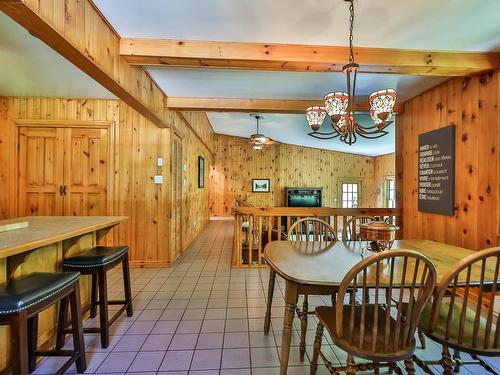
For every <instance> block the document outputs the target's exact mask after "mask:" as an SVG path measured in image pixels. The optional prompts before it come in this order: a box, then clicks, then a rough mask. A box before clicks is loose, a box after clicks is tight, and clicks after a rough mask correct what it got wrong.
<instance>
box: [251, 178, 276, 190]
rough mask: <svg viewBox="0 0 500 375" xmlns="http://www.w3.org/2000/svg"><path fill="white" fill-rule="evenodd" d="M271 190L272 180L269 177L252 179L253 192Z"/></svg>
mask: <svg viewBox="0 0 500 375" xmlns="http://www.w3.org/2000/svg"><path fill="white" fill-rule="evenodd" d="M270 191H271V182H270V181H269V179H268V178H254V179H252V193H269V192H270Z"/></svg>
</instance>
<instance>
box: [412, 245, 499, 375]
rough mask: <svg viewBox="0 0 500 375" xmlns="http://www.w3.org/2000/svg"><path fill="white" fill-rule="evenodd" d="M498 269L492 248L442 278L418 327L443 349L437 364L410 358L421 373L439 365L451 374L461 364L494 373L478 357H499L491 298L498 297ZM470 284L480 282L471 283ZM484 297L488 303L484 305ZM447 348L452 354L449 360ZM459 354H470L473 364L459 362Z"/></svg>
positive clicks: (496, 253)
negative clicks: (421, 370) (453, 351)
mask: <svg viewBox="0 0 500 375" xmlns="http://www.w3.org/2000/svg"><path fill="white" fill-rule="evenodd" d="M499 268H500V247H496V248H491V249H486V250H482V251H478V252H476V253H475V254H472V255H470V256H468V257H466V258H464V259H462V261H460V262H459V263H457V264H456V265H455V266H454V267H453V268H452V269H451V270H449V271H448V272H447V273H446V274H445V275H444V276H443V278H442V280H441V282H440V283H439V287H438V288H437V289H436V292H435V294H434V298H433V301H432V303H428V304H427V306H426V307H425V309H424V311H423V313H422V317H421V319H420V324H419V327H420V329H421V330H422V331H423V332H424V333H425V334H426V335H427V336H428V337H429V338H431V339H432V340H434V341H436V342H438V343H440V344H441V345H442V346H443V355H442V359H441V360H439V361H426V363H423V362H422V361H421V360H419V359H418V358H417V357H414V360H415V362H416V363H417V364H418V365H419V366H421V367H422V368H423V369H424V371H425V372H427V373H432V372H431V371H430V369H429V367H428V365H432V364H434V365H435V364H441V365H442V366H443V368H444V373H445V374H452V373H453V370H455V372H458V371H459V369H460V366H461V365H463V364H466V363H476V364H477V363H479V364H480V365H481V366H483V367H484V368H485V369H487V370H488V371H490V372H492V373H494V374H495V373H496V372H495V371H494V370H493V368H492V367H491V366H490V365H489V364H488V363H487V362H485V361H484V360H483V359H481V358H479V357H478V356H479V355H481V356H486V357H487V356H499V355H500V328H499V327H500V315H498V312H496V314H495V311H494V302H495V295H496V294H498V293H500V280H499V279H498V276H499ZM471 280H480V282H479V283H472V282H471ZM487 295H488V296H490V298H491V300H490V301H489V304H488V305H485V304H484V302H485V301H486V300H487ZM495 315H496V316H495ZM450 348H451V349H454V350H455V354H454V356H453V357H451V355H450ZM460 352H465V353H468V354H470V355H471V356H472V357H473V359H474V361H471V362H464V361H462V360H461V358H460ZM454 367H455V368H454Z"/></svg>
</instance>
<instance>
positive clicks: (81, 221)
mask: <svg viewBox="0 0 500 375" xmlns="http://www.w3.org/2000/svg"><path fill="white" fill-rule="evenodd" d="M125 220H127V217H125V216H30V217H21V218H16V219H8V220H0V284H2V283H5V282H7V280H9V279H10V278H16V277H19V276H22V275H25V274H28V273H31V272H35V271H37V272H59V271H61V264H62V260H63V259H64V258H65V257H68V256H71V255H75V254H78V253H80V252H82V251H84V250H87V249H89V248H91V247H93V246H96V245H97V243H98V242H99V240H101V239H102V238H103V236H104V235H106V233H108V232H109V230H110V229H111V228H112V227H114V226H115V225H117V224H119V223H121V222H123V221H125ZM26 225H27V226H26ZM16 226H20V227H21V228H19V229H13V230H8V231H5V232H1V230H2V228H5V227H16ZM80 287H81V298H82V309H85V308H86V307H87V306H88V305H89V301H90V277H89V276H84V277H82V278H81V281H80ZM56 312H57V309H56V306H52V307H51V308H49V309H47V310H45V311H44V312H42V313H41V314H40V317H39V337H38V343H39V345H41V344H43V343H46V342H49V343H52V340H51V339H52V337H53V336H54V333H55V324H56V322H57V315H56ZM49 340H50V341H49ZM9 342H10V338H9V327H8V326H1V327H0V373H1V372H2V370H3V369H5V368H6V367H8V366H9V358H10V354H9V350H8V348H9V347H10V345H9Z"/></svg>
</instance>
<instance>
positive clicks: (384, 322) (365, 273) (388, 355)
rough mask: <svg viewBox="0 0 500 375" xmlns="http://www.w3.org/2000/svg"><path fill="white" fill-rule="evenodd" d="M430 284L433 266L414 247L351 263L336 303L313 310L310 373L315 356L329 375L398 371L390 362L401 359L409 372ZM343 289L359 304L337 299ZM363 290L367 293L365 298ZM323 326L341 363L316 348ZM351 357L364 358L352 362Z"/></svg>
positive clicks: (315, 361) (411, 367)
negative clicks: (343, 354)
mask: <svg viewBox="0 0 500 375" xmlns="http://www.w3.org/2000/svg"><path fill="white" fill-rule="evenodd" d="M435 284H436V269H435V268H434V265H433V264H432V263H431V261H430V260H429V259H428V258H427V257H425V256H424V255H422V254H420V253H418V252H416V251H412V250H394V251H388V252H383V253H378V254H375V255H372V256H369V257H368V258H365V259H363V260H362V261H361V262H359V263H358V264H356V265H355V266H354V267H353V268H352V269H351V270H350V271H349V272H348V273H347V275H346V276H345V277H344V279H343V280H342V282H341V284H340V288H339V291H338V295H337V296H338V297H337V300H338V303H337V305H336V306H334V307H328V306H321V307H317V308H316V316H317V317H318V319H319V322H318V327H317V330H316V338H315V341H314V352H313V357H312V361H311V374H312V375H314V374H315V373H316V370H317V366H318V357H319V356H321V358H322V359H323V361H324V363H325V365H326V367H327V369H328V370H329V371H330V373H331V374H337V373H338V372H339V371H345V372H346V373H347V374H355V373H356V371H358V370H359V371H374V372H375V373H376V374H378V371H379V368H380V367H389V368H390V370H394V371H396V373H398V374H402V370H401V369H400V368H399V367H398V366H397V365H396V362H397V361H401V360H404V361H405V367H406V370H407V372H408V373H409V374H414V373H415V370H414V367H413V361H412V355H413V352H414V351H415V331H416V329H417V325H418V321H419V318H420V314H421V313H422V311H423V309H424V307H425V306H426V304H427V302H428V301H429V299H430V297H431V295H432V292H433V290H434V287H435ZM348 291H352V293H353V295H354V296H358V297H360V298H359V299H360V301H361V302H360V304H357V303H356V301H355V299H356V298H351V299H350V301H349V303H348V304H344V303H341V302H342V301H344V299H345V295H346V293H348ZM369 291H370V292H372V293H373V294H372V298H370V302H367V301H368V298H367V297H366V295H367V294H368V293H369ZM392 301H395V302H392ZM325 327H326V329H327V330H328V332H329V333H330V335H331V337H332V340H333V343H334V344H335V345H336V346H337V347H339V348H340V349H342V350H344V351H346V352H347V353H348V355H347V364H346V365H345V366H344V365H342V366H334V365H333V364H332V363H331V362H330V361H328V359H327V358H326V357H325V355H324V354H323V352H322V351H321V341H322V338H323V332H324V328H325ZM354 357H360V358H363V359H366V360H369V361H370V362H369V363H359V364H356V363H355V361H354Z"/></svg>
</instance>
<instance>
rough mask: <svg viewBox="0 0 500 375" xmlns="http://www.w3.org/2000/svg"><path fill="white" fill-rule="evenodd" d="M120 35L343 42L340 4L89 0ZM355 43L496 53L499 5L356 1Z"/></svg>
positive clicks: (493, 0)
mask: <svg viewBox="0 0 500 375" xmlns="http://www.w3.org/2000/svg"><path fill="white" fill-rule="evenodd" d="M94 3H96V4H97V6H98V7H99V9H100V10H101V11H102V12H103V14H104V15H105V16H106V18H107V19H108V20H109V21H110V22H111V23H112V24H113V26H114V27H115V28H116V30H117V31H118V33H119V34H120V35H122V36H126V37H140V38H167V39H194V40H220V41H244V42H265V43H299V44H322V45H346V43H347V35H348V34H347V32H348V4H347V3H346V2H345V1H344V0H251V1H249V0H141V1H138V0H94ZM355 8H356V21H355V22H356V23H355V34H354V35H355V40H354V41H355V44H356V45H358V46H366V47H382V48H383V47H385V48H415V49H426V50H429V49H434V50H457V51H490V50H500V22H499V15H500V1H498V0H439V1H436V0H412V1H409V0H355Z"/></svg>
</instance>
